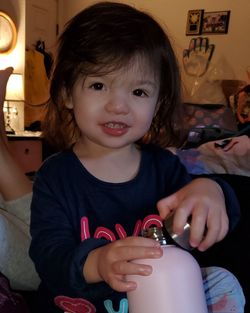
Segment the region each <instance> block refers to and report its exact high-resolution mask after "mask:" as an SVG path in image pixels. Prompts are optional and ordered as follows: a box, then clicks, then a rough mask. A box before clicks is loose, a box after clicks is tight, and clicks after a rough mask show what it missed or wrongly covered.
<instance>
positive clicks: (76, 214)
mask: <svg viewBox="0 0 250 313" xmlns="http://www.w3.org/2000/svg"><path fill="white" fill-rule="evenodd" d="M190 180H191V177H190V176H189V174H188V173H187V172H186V170H185V168H184V166H183V165H182V164H181V163H180V161H179V159H178V157H176V156H174V155H173V154H172V153H171V152H169V151H167V150H163V149H161V148H158V147H155V146H145V147H144V148H142V151H141V162H140V167H139V171H138V173H137V175H136V177H134V178H133V179H132V180H130V181H128V182H123V183H109V182H104V181H101V180H99V179H97V178H96V177H94V176H93V175H91V174H90V173H89V172H88V171H87V170H86V169H85V168H84V166H83V165H82V163H81V162H80V161H79V159H78V158H77V156H76V155H75V154H74V152H73V151H72V150H67V151H64V152H61V153H58V154H55V155H53V156H52V157H50V158H49V159H48V160H46V161H45V162H44V164H43V165H42V167H41V169H40V170H39V171H38V173H37V176H36V179H35V182H34V187H33V200H32V204H31V236H32V242H31V247H30V256H31V258H32V259H33V261H34V263H35V266H36V269H37V272H38V273H39V275H40V277H41V285H40V294H41V297H42V300H41V303H43V306H44V308H43V310H46V312H62V311H70V310H69V308H70V309H71V310H72V308H73V307H75V308H77V309H76V310H75V312H85V311H86V312H100V313H104V312H121V311H120V310H121V308H122V310H123V312H127V300H126V294H125V293H119V292H116V291H114V290H112V289H111V288H110V287H109V286H108V285H107V284H106V283H104V282H101V283H95V284H88V283H86V281H85V279H84V276H83V265H84V262H85V260H86V258H87V256H88V253H89V252H90V251H91V250H93V249H95V248H97V247H99V246H102V245H105V244H107V243H109V242H110V241H114V240H117V239H120V238H124V237H126V236H131V235H139V234H140V231H141V229H142V228H145V227H148V226H150V225H151V224H154V225H159V223H161V221H160V218H159V216H158V211H157V209H156V203H157V201H158V200H160V199H162V198H163V197H166V196H168V195H170V194H172V193H173V192H175V191H177V190H178V189H180V188H181V187H183V186H184V185H186V184H187V183H188V182H189V181H190ZM220 184H221V186H222V188H223V190H224V192H226V197H227V203H228V207H229V208H228V209H229V213H230V212H231V213H230V214H231V215H234V214H235V212H234V211H235V210H237V201H236V199H235V198H234V197H235V196H234V194H233V193H231V190H229V189H228V188H229V187H227V186H225V185H224V184H223V183H220ZM236 215H237V214H236ZM54 303H56V305H54ZM58 307H60V308H61V310H60V309H58ZM79 308H80V311H78V310H79ZM86 308H88V310H89V311H88V310H86ZM95 310H96V311H95ZM70 312H71V311H70Z"/></svg>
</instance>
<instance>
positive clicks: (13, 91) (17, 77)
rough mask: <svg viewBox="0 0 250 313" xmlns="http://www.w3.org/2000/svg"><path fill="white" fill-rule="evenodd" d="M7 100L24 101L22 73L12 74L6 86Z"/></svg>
mask: <svg viewBox="0 0 250 313" xmlns="http://www.w3.org/2000/svg"><path fill="white" fill-rule="evenodd" d="M5 100H6V101H24V88H23V76H22V74H11V75H10V77H9V80H8V83H7V87H6V96H5Z"/></svg>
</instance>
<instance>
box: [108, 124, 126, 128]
mask: <svg viewBox="0 0 250 313" xmlns="http://www.w3.org/2000/svg"><path fill="white" fill-rule="evenodd" d="M105 126H106V127H109V128H124V127H125V125H123V124H116V123H106V124H105Z"/></svg>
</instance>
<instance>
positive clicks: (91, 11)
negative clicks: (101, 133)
mask: <svg viewBox="0 0 250 313" xmlns="http://www.w3.org/2000/svg"><path fill="white" fill-rule="evenodd" d="M136 55H139V56H142V57H145V58H146V60H148V61H149V63H150V65H152V66H153V68H159V71H160V90H159V98H158V107H159V110H158V112H157V114H156V116H155V117H154V119H153V122H152V125H151V127H150V130H149V132H148V134H146V136H145V138H143V139H145V140H144V142H145V141H146V142H147V143H149V142H150V143H156V144H159V145H161V146H167V145H175V146H178V145H179V144H180V142H181V141H180V140H181V137H180V130H179V128H178V127H177V117H178V119H179V120H181V116H180V107H181V106H180V104H181V100H180V98H181V96H180V91H181V87H180V77H179V69H178V64H177V61H176V57H175V54H174V51H173V49H172V46H171V43H170V40H169V38H168V36H167V35H166V33H165V32H164V30H163V29H162V27H161V26H160V25H159V24H158V23H157V22H156V21H155V20H154V19H153V18H152V17H151V16H150V15H149V14H146V13H144V12H141V11H139V10H137V9H135V8H133V7H131V6H129V5H126V4H122V3H114V2H100V3H97V4H95V5H92V6H90V7H88V8H86V9H85V10H83V11H81V12H80V13H78V14H77V15H76V16H75V17H74V18H72V19H71V20H70V21H69V23H68V24H67V25H66V28H65V30H64V32H63V33H62V34H61V36H60V38H59V46H58V54H57V58H56V61H55V65H54V71H53V75H52V79H51V87H50V96H51V99H50V101H49V103H48V110H47V116H46V118H45V121H44V125H43V133H44V136H45V138H46V139H47V140H48V142H49V143H50V144H52V145H53V146H56V147H57V148H58V149H64V148H68V147H69V146H71V145H72V144H73V143H74V142H75V141H76V140H77V138H78V137H79V136H80V133H79V129H78V126H77V124H76V122H75V119H74V115H73V110H70V109H67V108H66V106H65V101H66V99H67V97H69V96H70V95H71V92H72V88H73V86H74V84H75V82H76V80H77V79H78V78H79V77H81V76H82V77H86V76H88V75H93V74H96V73H98V74H100V73H102V74H105V73H109V72H112V71H113V70H116V69H119V68H121V67H123V66H126V65H127V64H128V63H129V61H130V60H131V59H132V58H133V57H134V56H136ZM65 93H66V94H65ZM179 124H181V122H180V123H179Z"/></svg>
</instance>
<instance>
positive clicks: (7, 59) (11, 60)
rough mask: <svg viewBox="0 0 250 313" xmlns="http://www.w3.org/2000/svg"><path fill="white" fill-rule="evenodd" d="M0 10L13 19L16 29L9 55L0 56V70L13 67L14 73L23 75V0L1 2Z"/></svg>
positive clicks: (2, 0) (4, 0)
mask: <svg viewBox="0 0 250 313" xmlns="http://www.w3.org/2000/svg"><path fill="white" fill-rule="evenodd" d="M0 10H2V11H4V12H5V13H7V14H8V15H9V16H10V17H12V18H13V20H14V22H15V24H16V28H17V44H16V46H15V48H14V50H12V51H11V52H10V53H8V54H2V55H1V54H0V68H5V67H7V66H13V67H14V72H16V73H22V74H23V73H24V60H25V0H1V2H0Z"/></svg>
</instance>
